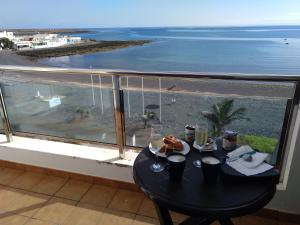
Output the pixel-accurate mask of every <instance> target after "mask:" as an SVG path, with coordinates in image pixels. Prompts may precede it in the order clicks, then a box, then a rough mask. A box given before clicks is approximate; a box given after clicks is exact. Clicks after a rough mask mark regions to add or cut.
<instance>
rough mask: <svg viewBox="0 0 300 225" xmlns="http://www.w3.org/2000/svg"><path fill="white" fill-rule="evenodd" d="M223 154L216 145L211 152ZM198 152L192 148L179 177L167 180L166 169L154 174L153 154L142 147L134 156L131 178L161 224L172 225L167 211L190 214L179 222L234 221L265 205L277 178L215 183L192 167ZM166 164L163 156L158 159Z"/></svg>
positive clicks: (226, 179)
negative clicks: (207, 181) (146, 197)
mask: <svg viewBox="0 0 300 225" xmlns="http://www.w3.org/2000/svg"><path fill="white" fill-rule="evenodd" d="M214 154H215V155H217V156H219V157H224V156H225V153H224V152H223V150H220V149H219V148H218V150H217V151H215V153H214ZM197 158H201V154H200V153H199V152H198V151H197V150H195V149H193V148H192V147H191V151H190V153H189V154H188V156H187V162H186V167H185V170H184V173H183V177H182V180H181V181H179V182H174V181H170V180H169V174H168V171H166V170H164V171H163V172H160V173H154V172H152V171H151V170H150V168H149V167H150V165H151V164H152V163H153V162H154V161H155V157H154V155H153V154H152V153H151V152H150V151H149V149H148V148H145V149H144V150H143V151H142V152H141V153H140V154H139V155H138V156H137V158H136V160H135V162H134V166H133V177H134V181H135V183H136V184H137V185H138V186H139V187H140V189H141V190H142V191H143V192H144V193H145V194H146V195H147V196H148V197H149V198H150V199H151V200H152V201H153V203H154V205H155V208H156V212H157V214H158V217H159V220H160V224H162V225H172V224H173V222H172V219H171V217H170V214H169V211H168V210H172V211H175V212H178V213H183V214H185V215H189V216H191V217H190V218H189V219H187V220H186V221H185V222H183V223H182V224H203V225H204V224H211V223H212V222H213V221H215V220H218V221H219V222H220V223H221V224H233V223H232V222H231V220H230V218H231V217H238V216H243V215H246V214H249V213H253V212H255V211H257V210H259V209H261V208H262V207H264V206H265V205H266V204H267V203H268V202H269V201H270V200H271V199H272V198H273V196H274V194H275V192H276V184H277V180H276V179H267V178H264V179H259V180H255V179H249V180H248V179H241V180H239V179H228V177H226V176H220V177H219V178H218V180H217V182H216V183H215V184H208V183H206V182H205V181H204V180H203V175H202V171H201V168H196V167H194V166H193V163H192V162H193V160H195V159H197ZM160 162H161V163H165V159H163V158H161V159H160Z"/></svg>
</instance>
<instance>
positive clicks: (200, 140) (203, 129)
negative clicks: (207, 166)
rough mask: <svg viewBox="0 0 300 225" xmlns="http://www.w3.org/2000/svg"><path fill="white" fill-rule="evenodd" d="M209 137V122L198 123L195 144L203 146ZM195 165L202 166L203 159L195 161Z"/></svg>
mask: <svg viewBox="0 0 300 225" xmlns="http://www.w3.org/2000/svg"><path fill="white" fill-rule="evenodd" d="M207 138H208V123H201V124H197V125H196V129H195V144H196V145H198V146H200V147H201V148H203V146H204V145H205V143H206V141H207ZM193 165H194V166H195V167H198V168H201V160H199V159H196V160H194V161H193Z"/></svg>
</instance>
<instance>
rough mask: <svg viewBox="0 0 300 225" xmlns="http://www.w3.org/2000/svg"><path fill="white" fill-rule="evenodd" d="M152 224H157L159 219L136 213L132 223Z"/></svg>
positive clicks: (134, 224)
mask: <svg viewBox="0 0 300 225" xmlns="http://www.w3.org/2000/svg"><path fill="white" fill-rule="evenodd" d="M152 224H153V225H159V221H158V220H157V219H154V218H150V217H146V216H139V215H137V216H136V217H135V220H134V221H133V224H132V225H152Z"/></svg>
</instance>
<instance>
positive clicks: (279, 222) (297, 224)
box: [278, 221, 300, 225]
mask: <svg viewBox="0 0 300 225" xmlns="http://www.w3.org/2000/svg"><path fill="white" fill-rule="evenodd" d="M278 224H279V225H299V224H300V221H299V223H290V222H284V221H278Z"/></svg>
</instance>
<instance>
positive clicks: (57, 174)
mask: <svg viewBox="0 0 300 225" xmlns="http://www.w3.org/2000/svg"><path fill="white" fill-rule="evenodd" d="M45 170H46V173H47V175H51V176H55V177H62V178H69V177H70V174H69V173H68V172H64V171H60V170H54V169H45Z"/></svg>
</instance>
